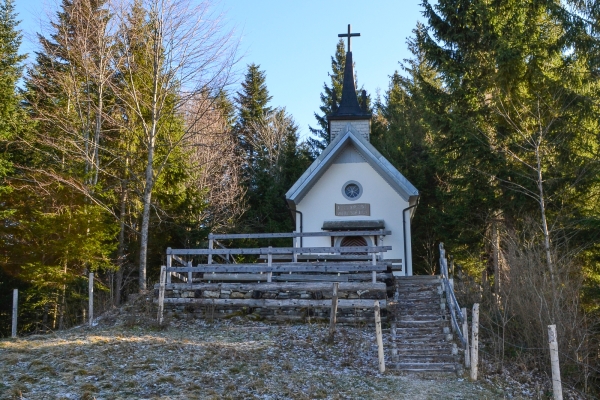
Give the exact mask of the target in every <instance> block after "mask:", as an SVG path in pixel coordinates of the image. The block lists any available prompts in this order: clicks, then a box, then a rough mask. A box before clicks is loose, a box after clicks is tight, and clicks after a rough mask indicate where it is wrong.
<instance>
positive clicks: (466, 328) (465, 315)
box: [462, 307, 471, 368]
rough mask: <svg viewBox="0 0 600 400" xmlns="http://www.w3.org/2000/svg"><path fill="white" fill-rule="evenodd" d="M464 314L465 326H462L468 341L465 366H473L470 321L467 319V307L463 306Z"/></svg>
mask: <svg viewBox="0 0 600 400" xmlns="http://www.w3.org/2000/svg"><path fill="white" fill-rule="evenodd" d="M462 315H463V317H464V320H463V326H462V334H463V337H464V338H465V341H466V342H467V343H466V344H465V368H471V354H470V353H471V352H470V351H469V350H470V349H469V321H467V308H466V307H463V308H462Z"/></svg>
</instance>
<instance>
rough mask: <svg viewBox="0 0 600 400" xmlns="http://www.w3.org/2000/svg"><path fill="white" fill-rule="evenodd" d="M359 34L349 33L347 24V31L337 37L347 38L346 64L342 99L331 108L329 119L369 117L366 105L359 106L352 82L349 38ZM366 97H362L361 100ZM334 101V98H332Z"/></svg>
mask: <svg viewBox="0 0 600 400" xmlns="http://www.w3.org/2000/svg"><path fill="white" fill-rule="evenodd" d="M353 36H360V33H351V26H350V25H348V33H347V34H346V33H341V34H339V35H338V37H347V38H348V51H347V52H346V65H345V66H344V82H343V86H342V100H341V101H340V104H339V106H337V107H336V105H334V107H333V108H332V111H333V112H332V113H331V114H330V115H328V119H329V120H336V119H365V118H368V119H370V118H371V117H372V115H371V113H369V112H368V111H366V107H365V106H366V105H364V104H363V107H364V109H363V108H361V106H360V104H359V103H358V96H357V95H356V85H355V83H354V63H353V61H352V49H351V47H350V46H351V41H350V40H351V38H352V37H353ZM365 100H366V99H365V98H363V101H365ZM334 101H335V99H334Z"/></svg>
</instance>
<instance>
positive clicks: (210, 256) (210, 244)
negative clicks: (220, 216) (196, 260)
mask: <svg viewBox="0 0 600 400" xmlns="http://www.w3.org/2000/svg"><path fill="white" fill-rule="evenodd" d="M213 247H214V239H213V235H212V233H209V234H208V249H209V250H212V249H213ZM208 263H209V264H212V254H209V255H208Z"/></svg>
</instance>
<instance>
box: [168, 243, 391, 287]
mask: <svg viewBox="0 0 600 400" xmlns="http://www.w3.org/2000/svg"><path fill="white" fill-rule="evenodd" d="M391 249H392V247H391V246H351V247H261V248H246V249H222V248H220V249H171V248H168V249H167V265H166V283H171V276H172V275H173V274H175V275H176V276H182V275H181V274H182V273H187V277H186V279H185V280H186V281H187V282H188V283H190V284H191V283H193V274H194V273H202V274H208V273H213V274H214V273H238V274H239V273H242V274H265V275H266V281H267V282H272V280H273V272H277V273H289V274H291V273H292V272H322V273H324V272H329V273H331V272H334V273H335V272H337V273H340V272H371V273H372V281H373V282H376V281H377V276H376V274H377V272H380V271H385V270H386V269H387V267H388V264H389V261H387V262H386V261H384V260H381V258H380V260H379V261H378V260H377V254H383V253H384V252H386V251H388V250H391ZM302 253H311V254H318V255H319V256H320V257H321V258H322V261H317V262H298V254H302ZM344 253H366V254H370V255H371V260H370V262H364V261H355V262H353V261H342V262H336V263H328V262H327V258H328V256H335V255H343V254H344ZM197 255H208V256H209V259H208V263H206V264H196V265H195V266H194V265H193V264H192V261H186V260H184V259H183V258H181V257H180V256H197ZM212 255H266V256H267V262H266V263H252V264H214V263H213V262H212V258H211V257H210V256H212ZM273 255H288V256H291V259H292V261H291V262H273ZM175 264H179V266H177V265H175ZM183 277H185V275H183ZM214 278H215V279H217V278H218V277H216V276H215V277H214ZM289 278H290V277H285V279H288V280H289ZM255 279H256V280H259V281H260V280H264V279H261V277H257V278H255ZM282 279H283V278H282Z"/></svg>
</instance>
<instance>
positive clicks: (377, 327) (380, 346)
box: [375, 301, 385, 374]
mask: <svg viewBox="0 0 600 400" xmlns="http://www.w3.org/2000/svg"><path fill="white" fill-rule="evenodd" d="M375 334H376V336H377V356H378V358H379V372H381V373H382V374H383V373H384V372H385V359H384V358H383V338H382V336H381V316H380V315H379V302H378V301H375Z"/></svg>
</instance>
